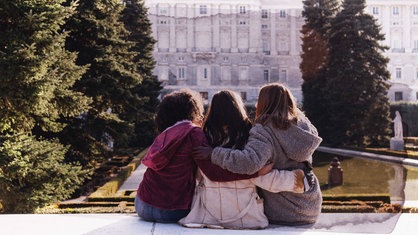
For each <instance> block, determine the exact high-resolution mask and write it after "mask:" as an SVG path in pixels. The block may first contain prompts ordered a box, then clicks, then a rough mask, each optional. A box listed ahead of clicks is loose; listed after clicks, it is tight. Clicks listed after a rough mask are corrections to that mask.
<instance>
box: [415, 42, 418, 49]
mask: <svg viewBox="0 0 418 235" xmlns="http://www.w3.org/2000/svg"><path fill="white" fill-rule="evenodd" d="M414 50H418V40H414Z"/></svg>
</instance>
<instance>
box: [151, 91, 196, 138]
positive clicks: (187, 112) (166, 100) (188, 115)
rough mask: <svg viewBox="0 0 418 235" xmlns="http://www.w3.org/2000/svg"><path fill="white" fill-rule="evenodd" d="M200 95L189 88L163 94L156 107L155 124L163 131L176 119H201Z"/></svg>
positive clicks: (159, 130) (158, 129)
mask: <svg viewBox="0 0 418 235" xmlns="http://www.w3.org/2000/svg"><path fill="white" fill-rule="evenodd" d="M203 111H204V108H203V99H202V96H201V95H200V94H199V93H197V92H195V91H192V90H190V89H181V90H178V91H174V92H171V93H170V94H168V95H165V96H164V97H163V99H162V100H161V102H160V104H159V105H158V107H157V113H156V116H155V125H156V128H157V131H158V132H163V131H164V130H165V129H167V128H168V127H170V126H172V125H174V124H175V123H176V122H178V121H183V120H190V121H195V120H201V119H202V117H203Z"/></svg>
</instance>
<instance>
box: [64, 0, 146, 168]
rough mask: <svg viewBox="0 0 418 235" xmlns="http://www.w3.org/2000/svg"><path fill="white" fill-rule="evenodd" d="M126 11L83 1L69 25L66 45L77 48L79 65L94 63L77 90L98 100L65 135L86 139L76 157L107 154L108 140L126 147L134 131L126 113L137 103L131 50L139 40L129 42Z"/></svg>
mask: <svg viewBox="0 0 418 235" xmlns="http://www.w3.org/2000/svg"><path fill="white" fill-rule="evenodd" d="M123 9H124V4H123V2H121V1H118V0H81V1H80V2H79V6H78V7H77V13H76V15H75V16H74V17H73V18H72V19H71V20H70V21H69V22H68V24H67V25H66V29H67V30H70V31H71V33H70V37H69V38H68V40H67V48H68V49H69V50H70V51H75V52H78V59H77V64H78V65H82V66H84V65H88V66H89V68H88V70H87V72H86V73H85V74H84V75H83V77H82V78H81V80H80V81H78V82H77V83H76V84H75V88H76V89H77V91H80V92H83V93H84V94H86V95H87V96H89V97H91V98H92V99H93V103H92V105H91V106H92V108H91V109H90V110H88V111H87V112H86V113H85V114H84V115H83V116H82V117H81V118H80V119H79V120H78V122H73V123H72V125H71V128H68V129H67V130H66V132H65V133H66V134H65V136H63V137H62V138H66V139H65V141H68V142H69V143H74V142H78V143H84V145H83V146H78V148H73V149H72V150H71V152H72V153H74V154H75V155H73V156H72V157H74V158H78V156H77V155H82V157H83V158H85V159H86V160H87V161H88V159H90V158H91V159H90V160H92V159H93V157H94V156H101V157H106V154H109V153H106V149H107V148H105V146H104V145H105V144H106V143H108V142H114V143H115V147H124V146H126V145H127V144H128V142H129V140H130V138H131V137H132V135H133V130H134V123H133V122H132V121H131V120H128V119H126V118H125V117H127V116H129V114H128V113H130V112H131V110H132V109H135V108H136V106H137V105H138V100H139V99H138V97H137V94H134V93H133V92H132V90H133V89H134V88H135V87H136V86H137V85H139V84H140V82H141V80H142V77H141V75H140V73H139V72H138V69H137V66H136V65H135V63H134V58H135V53H134V52H133V51H131V48H132V47H133V46H134V43H133V42H130V41H128V40H127V38H128V36H129V31H127V30H126V29H125V27H124V24H123V22H122V20H121V16H122V11H123ZM73 146H74V145H73ZM86 151H87V152H86Z"/></svg>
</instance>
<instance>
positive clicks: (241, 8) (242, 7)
mask: <svg viewBox="0 0 418 235" xmlns="http://www.w3.org/2000/svg"><path fill="white" fill-rule="evenodd" d="M239 13H240V14H247V11H246V9H245V6H239Z"/></svg>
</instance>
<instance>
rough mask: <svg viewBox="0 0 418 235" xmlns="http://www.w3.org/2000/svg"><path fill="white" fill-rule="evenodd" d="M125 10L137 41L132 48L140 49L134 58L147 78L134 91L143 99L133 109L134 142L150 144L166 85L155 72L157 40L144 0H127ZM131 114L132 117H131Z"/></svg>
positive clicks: (124, 16) (134, 49) (125, 20)
mask: <svg viewBox="0 0 418 235" xmlns="http://www.w3.org/2000/svg"><path fill="white" fill-rule="evenodd" d="M125 2H126V7H125V10H124V11H123V21H124V23H125V27H126V28H127V29H128V30H129V31H130V35H129V37H128V39H129V40H130V41H133V42H135V45H134V47H132V48H131V50H132V51H134V52H135V53H136V56H135V60H134V62H135V63H136V64H137V66H138V71H139V73H140V74H141V76H142V78H143V80H142V83H141V84H140V85H138V86H136V87H135V88H134V90H133V93H134V94H136V95H138V98H139V99H140V100H141V101H142V102H141V105H138V106H136V107H135V109H133V110H132V111H133V112H132V113H133V114H134V115H131V118H134V120H135V134H136V138H135V139H133V141H134V142H133V143H132V145H134V146H138V145H139V146H148V145H150V144H151V143H152V141H153V139H154V138H155V128H154V121H153V116H154V113H155V111H156V110H155V109H156V107H157V105H158V102H159V100H158V96H159V95H160V91H161V89H162V87H161V82H159V81H158V80H157V78H156V77H155V76H153V75H152V70H153V69H154V65H155V61H154V58H153V55H152V52H153V50H154V44H155V42H156V40H155V39H154V38H153V37H152V32H151V22H150V21H149V19H148V13H147V9H146V8H145V6H144V1H143V0H132V1H125ZM127 118H128V117H127Z"/></svg>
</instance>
